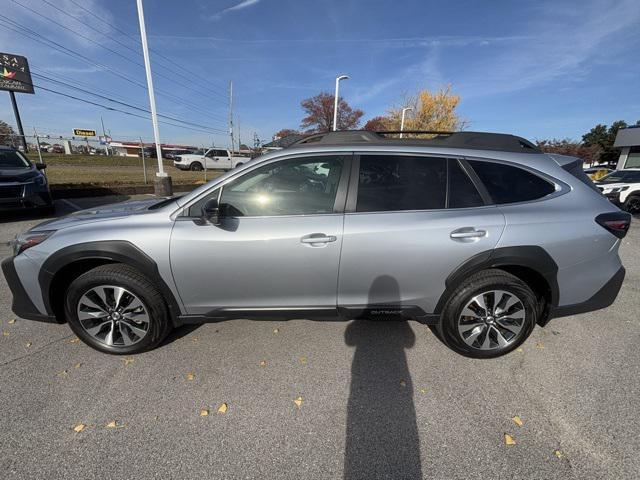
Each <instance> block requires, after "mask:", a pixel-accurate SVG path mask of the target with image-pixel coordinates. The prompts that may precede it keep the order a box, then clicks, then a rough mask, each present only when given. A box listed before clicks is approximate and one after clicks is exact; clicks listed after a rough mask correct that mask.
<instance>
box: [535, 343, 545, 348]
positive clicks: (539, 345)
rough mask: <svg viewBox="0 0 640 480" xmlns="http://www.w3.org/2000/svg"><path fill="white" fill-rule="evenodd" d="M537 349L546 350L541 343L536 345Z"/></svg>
mask: <svg viewBox="0 0 640 480" xmlns="http://www.w3.org/2000/svg"><path fill="white" fill-rule="evenodd" d="M536 348H539V349H540V350H543V349H544V345H543V344H542V343H540V342H538V343H536Z"/></svg>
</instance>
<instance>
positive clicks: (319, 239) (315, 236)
mask: <svg viewBox="0 0 640 480" xmlns="http://www.w3.org/2000/svg"><path fill="white" fill-rule="evenodd" d="M336 240H337V237H335V236H334V235H326V234H324V233H310V234H309V235H305V236H304V237H302V238H301V239H300V241H301V242H302V243H307V244H311V245H314V244H318V245H320V244H323V243H329V242H335V241H336Z"/></svg>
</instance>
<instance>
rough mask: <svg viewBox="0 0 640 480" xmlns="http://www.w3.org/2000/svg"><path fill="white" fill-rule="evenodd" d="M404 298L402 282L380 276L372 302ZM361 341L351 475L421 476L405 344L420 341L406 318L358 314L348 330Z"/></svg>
mask: <svg viewBox="0 0 640 480" xmlns="http://www.w3.org/2000/svg"><path fill="white" fill-rule="evenodd" d="M381 303H385V304H393V303H398V304H399V303H400V293H399V287H398V282H397V281H396V280H395V279H394V278H393V277H390V276H381V277H378V278H376V279H375V280H374V282H373V283H372V285H371V288H370V289H369V305H374V304H381ZM345 342H346V344H347V345H350V346H355V347H356V348H355V353H354V356H353V363H352V366H351V389H350V393H349V402H348V404H347V428H346V445H345V460H344V478H345V480H355V479H373V478H403V479H421V478H422V466H421V462H420V437H419V434H418V425H417V421H416V412H415V407H414V404H413V384H412V381H411V375H410V373H409V366H408V364H407V358H406V355H405V349H407V348H411V347H412V346H413V344H414V343H415V335H414V333H413V330H412V329H411V327H410V326H409V324H408V323H407V322H406V321H393V320H386V321H384V320H381V321H369V320H355V321H353V322H351V323H350V324H349V326H348V327H347V328H346V330H345Z"/></svg>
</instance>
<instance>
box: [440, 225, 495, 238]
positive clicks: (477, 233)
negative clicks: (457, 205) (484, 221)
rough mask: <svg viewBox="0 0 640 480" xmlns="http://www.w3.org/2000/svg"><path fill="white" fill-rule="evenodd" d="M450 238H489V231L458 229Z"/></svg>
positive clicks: (469, 228)
mask: <svg viewBox="0 0 640 480" xmlns="http://www.w3.org/2000/svg"><path fill="white" fill-rule="evenodd" d="M449 236H450V237H451V238H453V239H454V240H455V239H465V238H468V239H473V238H482V237H486V236H487V231H486V230H476V229H475V228H473V227H464V228H458V229H457V230H454V231H453V232H451V234H450V235H449Z"/></svg>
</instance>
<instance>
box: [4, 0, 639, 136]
mask: <svg viewBox="0 0 640 480" xmlns="http://www.w3.org/2000/svg"><path fill="white" fill-rule="evenodd" d="M1 2H2V7H3V8H2V10H1V11H0V13H1V14H2V15H5V16H6V17H8V18H10V19H11V20H13V21H15V22H18V23H19V24H21V25H25V26H28V27H29V28H32V29H33V30H35V31H37V32H38V33H39V34H41V35H42V36H44V37H46V38H48V39H51V40H54V41H56V42H58V43H59V44H61V45H63V46H65V47H67V48H69V49H72V50H74V51H76V52H79V53H81V54H82V55H84V56H85V57H87V58H89V59H90V60H92V61H93V62H96V63H98V64H99V66H96V65H92V64H90V63H87V62H85V61H83V60H82V59H80V58H78V57H70V56H67V55H65V54H63V53H60V52H58V51H56V50H54V49H52V48H50V47H45V46H43V45H41V44H39V43H37V42H35V41H34V40H32V39H28V38H26V37H24V36H21V35H19V34H17V33H15V32H13V31H10V30H7V29H6V28H5V25H7V21H6V20H5V19H4V18H2V17H0V51H2V52H10V53H16V54H20V55H24V56H26V57H27V58H28V59H29V62H30V64H31V68H32V70H33V71H34V72H38V73H39V74H41V75H46V76H48V77H50V78H54V79H58V80H61V81H65V82H67V81H69V80H73V81H75V82H78V84H81V85H82V86H83V88H85V89H87V90H90V91H93V92H97V93H100V94H103V95H105V96H109V97H112V98H117V99H118V100H122V101H125V102H128V103H133V104H136V105H140V106H143V107H147V108H148V97H147V93H146V90H144V89H143V88H140V87H139V86H136V85H134V84H133V83H131V82H130V81H126V80H124V79H123V78H121V77H119V76H116V75H114V74H113V73H111V72H115V73H116V74H119V75H125V76H126V77H127V78H129V79H133V80H134V81H135V82H138V83H141V84H144V82H145V77H144V70H143V68H142V67H141V66H140V65H139V64H142V53H141V48H140V45H139V43H136V41H135V40H133V39H132V38H130V37H128V36H127V35H125V34H124V33H129V34H131V35H132V36H134V37H135V36H136V35H138V32H139V29H138V23H137V13H136V7H135V1H134V0H108V1H107V0H1ZM15 2H18V3H20V4H22V5H23V6H21V5H18V4H17V3H15ZM78 4H80V5H82V6H84V7H85V8H87V9H88V10H90V11H91V12H92V13H93V14H94V15H95V16H92V15H90V14H89V13H87V12H86V11H84V10H82V9H80V8H79V7H78V6H77V5H78ZM144 5H145V14H146V20H147V33H148V36H149V44H150V47H151V49H152V52H151V61H152V69H153V70H154V82H155V86H156V89H157V90H158V92H157V93H158V95H157V103H158V110H159V112H161V113H163V114H165V115H168V116H171V117H174V118H179V119H184V120H188V121H190V122H192V123H195V124H198V125H205V126H207V127H210V128H215V129H219V130H221V132H220V133H216V134H213V135H212V134H209V133H202V132H196V131H191V130H186V129H180V128H177V127H174V126H170V125H161V126H160V136H161V139H162V141H166V142H170V141H171V142H183V143H190V144H195V145H208V144H211V142H212V140H213V141H215V142H216V144H219V145H223V144H224V143H225V142H226V141H227V137H228V135H227V134H226V133H222V131H226V130H227V126H226V119H227V115H228V99H227V90H228V82H229V80H232V81H233V82H234V93H235V102H236V110H235V111H236V120H238V121H239V124H240V125H239V126H240V131H241V138H242V140H243V142H246V143H250V140H251V137H252V136H253V132H254V131H255V132H257V134H258V136H259V137H260V138H261V139H263V140H269V139H270V138H271V135H272V134H273V133H274V132H275V131H277V130H279V129H280V128H285V127H287V128H297V127H298V126H299V123H300V120H301V119H302V117H303V113H302V111H301V109H300V101H301V100H302V99H304V98H307V97H309V96H312V95H314V94H316V93H318V92H320V91H323V90H324V91H332V90H333V85H334V78H335V76H336V74H341V73H346V74H348V75H349V76H350V77H351V78H350V80H347V81H346V82H343V83H342V86H341V94H342V95H343V96H344V97H345V99H346V100H347V101H348V102H349V103H350V104H351V105H352V106H354V107H358V108H361V109H362V110H364V112H365V116H364V119H365V120H366V119H368V118H371V117H373V116H376V115H379V114H382V113H384V112H385V110H386V109H387V108H389V107H390V106H392V105H394V104H398V102H399V101H400V99H401V97H402V95H403V94H404V93H412V92H415V91H417V90H418V89H422V88H428V89H435V88H438V87H439V86H442V85H445V84H447V83H451V84H452V86H453V89H454V91H455V92H456V93H458V94H459V95H461V97H462V102H461V105H460V108H459V111H460V114H461V116H462V117H463V118H465V119H466V120H468V121H469V124H470V126H469V128H470V129H471V130H487V131H501V132H509V133H515V134H519V135H523V136H526V137H528V138H531V139H536V138H552V137H553V138H565V137H569V138H575V139H579V138H580V136H581V135H582V134H583V133H584V132H586V131H587V130H589V128H591V127H592V126H593V125H595V124H596V123H611V122H612V121H614V120H618V119H624V120H626V121H628V122H635V121H636V120H639V119H640V88H638V85H639V84H640V83H639V78H640V62H639V61H638V60H639V59H640V4H639V3H638V0H620V1H616V2H612V1H601V0H583V1H573V2H566V1H560V0H556V1H532V2H525V1H492V2H487V1H453V0H451V1H447V2H436V1H426V0H406V1H402V0H396V1H393V2H392V1H374V0H369V1H366V0H358V1H356V0H340V1H333V0H314V1H306V0H215V1H205V0H181V1H179V2H178V1H169V0H146V1H145V4H144ZM25 7H27V8H25ZM54 7H57V8H59V9H60V10H61V11H59V10H56V9H55V8H54ZM29 9H31V10H33V11H35V12H38V13H39V14H40V15H42V16H39V15H37V14H36V13H33V12H32V11H30V10H29ZM64 12H66V13H68V14H70V15H72V16H73V17H76V18H77V19H79V20H80V21H78V20H76V18H72V17H71V16H68V15H66V14H65V13H64ZM96 17H98V18H100V19H103V20H104V21H103V22H102V21H100V20H99V19H98V18H96ZM48 19H51V20H54V21H55V22H58V23H60V24H61V25H63V26H64V27H66V28H67V29H71V30H75V31H76V32H78V33H80V34H81V35H84V36H85V37H86V38H81V37H79V36H78V35H77V34H76V33H73V32H71V31H69V30H66V29H65V28H64V27H60V26H58V25H55V24H53V23H51V22H50V21H49V20H48ZM100 32H102V33H104V34H105V35H106V36H105V35H102V33H100ZM100 45H102V46H103V47H106V48H109V49H111V50H113V51H116V52H119V53H120V54H121V55H123V56H124V57H127V59H125V58H122V57H120V56H118V55H117V54H115V53H113V52H111V51H108V50H106V49H105V48H103V47H102V46H100ZM125 46H126V47H128V48H125ZM167 59H173V60H174V61H175V62H177V64H178V65H180V67H178V66H175V65H173V66H172V64H171V63H170V62H169V61H168V60H167ZM181 67H186V69H183V68H181ZM171 79H173V81H172V80H171ZM34 83H36V84H41V85H42V86H45V87H47V88H52V89H55V90H59V91H61V92H65V93H68V94H71V95H76V96H81V97H83V98H87V99H91V100H93V101H95V102H98V103H105V104H107V103H108V102H106V101H105V100H103V99H99V98H95V97H93V98H92V97H91V96H89V95H87V94H85V93H80V92H77V91H72V90H69V89H67V88H66V87H64V86H61V85H56V84H54V83H51V81H49V80H43V79H42V78H35V77H34ZM203 91H205V92H206V94H202V92H203ZM116 96H117V97H116ZM176 97H179V98H176ZM0 99H2V100H0V119H3V120H5V121H9V122H10V123H13V114H12V111H11V106H10V103H9V98H8V94H6V93H4V92H0ZM18 101H19V104H20V106H21V112H22V117H23V123H24V124H25V126H26V128H27V129H28V130H29V131H31V130H32V128H33V126H34V125H35V126H37V127H38V130H39V131H40V132H47V133H52V134H59V135H70V133H71V129H72V128H73V127H82V128H94V129H99V128H100V123H99V121H100V115H102V116H103V118H104V121H105V124H106V127H107V128H108V129H110V130H111V131H112V136H113V137H114V139H129V138H137V137H138V136H142V137H143V138H145V139H151V125H150V121H148V120H146V119H139V118H135V117H129V116H126V115H123V114H120V113H117V112H110V111H106V110H103V109H101V108H99V107H96V106H91V105H86V104H82V103H78V102H75V101H73V100H70V99H68V98H63V97H60V96H57V95H55V94H52V93H49V92H45V91H43V90H42V89H38V88H36V94H35V95H18ZM111 105H112V106H115V107H117V108H122V107H121V106H118V105H113V104H111ZM136 113H137V114H140V113H141V112H136ZM143 115H145V114H143Z"/></svg>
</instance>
